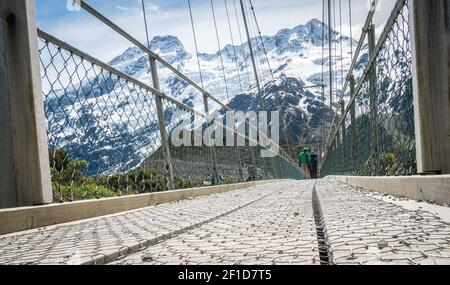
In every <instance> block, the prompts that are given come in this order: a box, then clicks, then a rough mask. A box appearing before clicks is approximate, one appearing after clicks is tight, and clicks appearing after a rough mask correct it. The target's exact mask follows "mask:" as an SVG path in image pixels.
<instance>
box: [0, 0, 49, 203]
mask: <svg viewBox="0 0 450 285" xmlns="http://www.w3.org/2000/svg"><path fill="white" fill-rule="evenodd" d="M0 11H1V12H2V13H1V14H2V17H1V18H2V19H1V20H0V25H1V28H0V208H11V207H19V206H32V205H39V204H48V203H51V202H52V200H53V197H52V184H51V178H50V163H49V154H48V144H47V133H46V126H45V115H44V101H43V96H42V87H41V75H40V67H39V50H38V44H37V26H36V14H35V3H34V0H15V1H9V0H0Z"/></svg>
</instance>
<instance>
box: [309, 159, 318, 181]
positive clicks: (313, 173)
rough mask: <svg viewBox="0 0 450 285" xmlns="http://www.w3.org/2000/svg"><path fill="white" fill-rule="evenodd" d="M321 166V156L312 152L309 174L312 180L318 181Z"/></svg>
mask: <svg viewBox="0 0 450 285" xmlns="http://www.w3.org/2000/svg"><path fill="white" fill-rule="evenodd" d="M318 165H319V155H318V154H317V153H316V152H311V154H310V155H309V173H310V177H311V179H317V168H318Z"/></svg>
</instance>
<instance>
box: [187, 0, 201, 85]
mask: <svg viewBox="0 0 450 285" xmlns="http://www.w3.org/2000/svg"><path fill="white" fill-rule="evenodd" d="M187 2H188V6H189V15H190V17H191V25H192V34H193V36H194V45H195V54H196V55H197V65H198V72H199V74H200V82H201V84H202V88H203V89H205V85H204V82H203V73H202V66H201V63H200V57H199V52H198V42H197V34H196V32H195V25H194V16H193V14H192V6H191V0H187Z"/></svg>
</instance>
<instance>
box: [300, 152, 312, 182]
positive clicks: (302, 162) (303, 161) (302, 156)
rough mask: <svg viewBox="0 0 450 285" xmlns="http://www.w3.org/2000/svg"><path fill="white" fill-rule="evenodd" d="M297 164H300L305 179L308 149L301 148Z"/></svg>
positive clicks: (307, 166) (306, 175)
mask: <svg viewBox="0 0 450 285" xmlns="http://www.w3.org/2000/svg"><path fill="white" fill-rule="evenodd" d="M298 165H300V168H301V169H302V172H303V174H304V175H305V178H306V179H309V165H310V161H309V152H308V149H306V148H305V149H303V152H301V153H300V154H299V156H298Z"/></svg>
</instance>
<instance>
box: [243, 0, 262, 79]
mask: <svg viewBox="0 0 450 285" xmlns="http://www.w3.org/2000/svg"><path fill="white" fill-rule="evenodd" d="M244 6H245V13H246V15H247V16H246V17H247V19H248V27H249V32H250V41H252V43H253V39H255V38H256V37H255V36H254V34H255V32H254V29H253V21H252V17H251V13H250V11H249V10H250V7H248V3H247V1H244ZM252 46H253V54H254V55H255V65H256V69H257V72H258V75H259V80H260V83H262V82H263V75H264V74H263V71H262V69H261V66H260V60H259V54H258V42H256V44H254V45H252ZM262 86H264V84H261V87H262Z"/></svg>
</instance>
